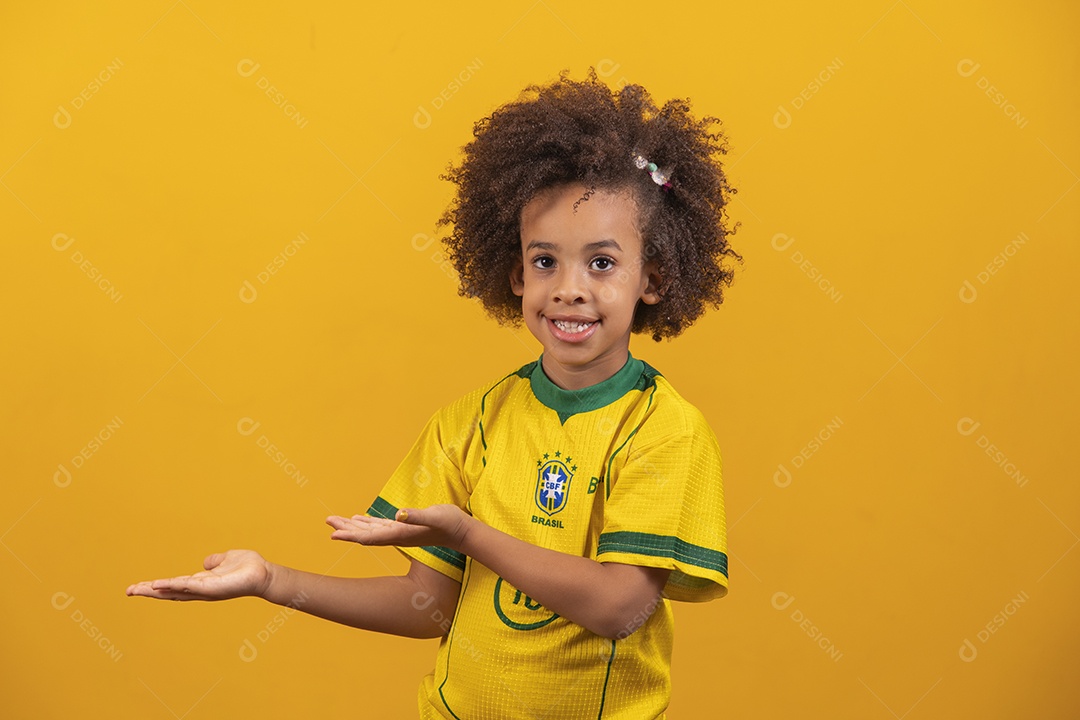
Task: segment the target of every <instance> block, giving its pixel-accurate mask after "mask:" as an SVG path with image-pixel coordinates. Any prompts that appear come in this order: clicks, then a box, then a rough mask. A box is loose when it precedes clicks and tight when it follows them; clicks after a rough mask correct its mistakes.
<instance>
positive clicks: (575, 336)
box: [544, 317, 600, 343]
mask: <svg viewBox="0 0 1080 720" xmlns="http://www.w3.org/2000/svg"><path fill="white" fill-rule="evenodd" d="M544 320H546V321H547V326H548V330H549V331H550V332H551V335H552V337H554V338H555V339H556V340H561V341H562V342H568V343H579V342H584V341H586V340H588V339H589V338H590V337H592V334H593V333H594V332H596V326H597V325H599V324H600V321H599V320H593V321H592V322H590V323H588V325H587V326H586V327H585V328H583V329H582V330H579V331H578V332H568V331H566V330H563V329H562V328H560V327H559V326H558V325H556V324H555V321H554V320H552V319H551V318H549V317H545V318H544ZM560 322H562V321H560ZM564 324H574V323H569V322H567V323H564ZM576 324H578V325H581V324H583V323H580V322H579V323H576Z"/></svg>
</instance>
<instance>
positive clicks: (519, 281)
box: [510, 258, 525, 297]
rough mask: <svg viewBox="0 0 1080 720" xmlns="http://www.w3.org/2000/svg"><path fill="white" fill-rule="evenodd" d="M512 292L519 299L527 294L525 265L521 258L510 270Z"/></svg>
mask: <svg viewBox="0 0 1080 720" xmlns="http://www.w3.org/2000/svg"><path fill="white" fill-rule="evenodd" d="M510 290H512V291H513V293H514V294H515V295H517V296H518V297H521V296H522V295H524V294H525V263H523V262H522V260H521V258H518V259H517V261H516V262H515V263H514V265H513V266H512V267H511V268H510Z"/></svg>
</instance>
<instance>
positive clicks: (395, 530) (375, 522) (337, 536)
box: [326, 505, 472, 551]
mask: <svg viewBox="0 0 1080 720" xmlns="http://www.w3.org/2000/svg"><path fill="white" fill-rule="evenodd" d="M471 520H472V518H471V517H470V516H469V515H468V514H466V513H465V511H463V510H462V509H461V508H459V507H458V506H456V505H432V506H430V507H426V508H421V509H414V508H407V509H406V508H402V509H401V510H398V511H397V515H396V517H395V519H394V520H388V519H386V518H373V517H368V516H367V515H353V516H352V517H351V518H346V517H341V516H338V515H331V516H330V517H328V518H326V524H327V525H330V526H331V527H333V528H334V532H333V534H331V535H330V537H331V538H332V539H334V540H348V541H350V542H355V543H360V544H361V545H400V546H403V547H416V546H420V545H439V546H442V547H448V548H450V549H452V550H459V551H460V549H461V545H462V542H463V541H464V539H465V535H466V534H467V532H468V529H469V523H470V522H471Z"/></svg>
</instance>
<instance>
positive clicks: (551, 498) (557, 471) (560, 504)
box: [536, 452, 577, 516]
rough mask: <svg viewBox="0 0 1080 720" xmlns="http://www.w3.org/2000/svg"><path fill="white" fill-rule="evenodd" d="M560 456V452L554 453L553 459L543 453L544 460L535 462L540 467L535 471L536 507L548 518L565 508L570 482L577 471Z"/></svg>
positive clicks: (568, 460)
mask: <svg viewBox="0 0 1080 720" xmlns="http://www.w3.org/2000/svg"><path fill="white" fill-rule="evenodd" d="M560 455H562V453H561V452H556V453H555V457H551V456H550V455H549V454H548V453H544V459H543V460H537V461H536V464H537V465H539V466H540V467H539V469H538V470H537V471H536V506H537V507H538V508H540V509H541V510H543V511H544V512H545V513H546V514H547V515H549V516H550V515H554V514H555V513H557V512H559V511H561V510H562V509H563V508H565V507H566V501H567V499H568V498H569V497H570V481H571V480H573V479H574V472H573V471H575V470H577V466H576V465H570V463H571V462H572V460H571V459H570V458H569V457H567V458H566V459H565V460H564V459H563V458H561V457H560Z"/></svg>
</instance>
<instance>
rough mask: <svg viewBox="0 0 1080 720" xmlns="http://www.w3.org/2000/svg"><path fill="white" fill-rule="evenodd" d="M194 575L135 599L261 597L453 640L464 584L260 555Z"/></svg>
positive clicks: (237, 554)
mask: <svg viewBox="0 0 1080 720" xmlns="http://www.w3.org/2000/svg"><path fill="white" fill-rule="evenodd" d="M203 567H205V568H206V569H205V570H204V571H203V572H198V573H195V574H194V575H182V576H179V577H174V578H165V579H161V580H153V581H146V582H141V583H136V584H134V585H132V586H130V587H129V588H128V589H127V594H128V595H141V596H144V597H153V598H158V599H162V600H227V599H230V598H235V597H247V596H251V597H261V598H263V599H264V600H267V601H269V602H272V603H275V604H277V605H284V606H287V607H292V608H296V609H297V610H302V611H304V612H306V613H309V614H311V615H315V616H317V617H321V618H325V619H327V620H332V621H334V622H337V623H342V624H343V625H349V626H351V627H356V628H361V629H363V630H373V631H375V632H383V633H390V634H393V635H403V636H405V637H415V638H434V637H441V636H442V635H445V634H446V632H447V631H448V630H449V628H450V621H451V619H452V618H453V617H454V611H455V609H456V608H457V600H458V592H459V591H460V589H461V584H460V583H458V582H457V581H455V580H452V579H451V578H448V577H446V576H445V575H443V574H442V573H439V572H437V571H435V570H432V569H431V568H429V567H428V566H426V565H424V564H423V563H420V562H417V561H415V560H413V561H412V564H411V565H410V567H409V572H408V574H406V575H403V576H390V577H375V578H341V577H331V576H328V575H317V574H315V573H309V572H304V571H302V570H293V569H292V568H287V567H285V566H283V565H277V564H275V563H271V562H268V561H267V560H265V559H264V558H263V557H262V556H261V555H259V554H258V553H257V552H254V551H252V550H229V551H228V552H225V553H215V554H214V555H211V556H209V557H208V558H206V560H205V561H204V562H203Z"/></svg>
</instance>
